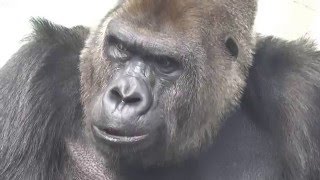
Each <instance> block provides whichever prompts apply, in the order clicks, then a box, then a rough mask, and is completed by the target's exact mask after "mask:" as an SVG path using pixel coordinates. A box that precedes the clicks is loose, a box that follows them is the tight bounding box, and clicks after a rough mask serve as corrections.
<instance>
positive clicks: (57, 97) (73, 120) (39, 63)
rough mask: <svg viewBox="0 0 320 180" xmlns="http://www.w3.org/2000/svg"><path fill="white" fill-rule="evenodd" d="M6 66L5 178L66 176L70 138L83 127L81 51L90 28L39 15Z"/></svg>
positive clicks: (1, 123) (1, 167) (0, 128)
mask: <svg viewBox="0 0 320 180" xmlns="http://www.w3.org/2000/svg"><path fill="white" fill-rule="evenodd" d="M32 23H33V27H34V34H32V36H31V37H30V38H28V39H29V40H28V43H27V44H25V45H24V46H23V47H21V49H20V50H19V51H18V52H17V53H16V54H15V55H13V56H12V58H11V59H10V60H9V62H8V63H7V64H6V65H5V66H4V67H3V68H2V69H1V71H0V77H1V78H0V109H1V111H0V137H1V138H0V159H1V160H0V179H2V180H5V179H21V180H35V179H52V180H53V179H54V180H56V179H64V178H63V174H64V168H65V167H64V164H65V161H66V158H67V154H66V147H65V139H66V138H68V137H69V138H72V136H74V135H76V134H78V132H79V131H80V130H81V116H82V108H81V105H80V100H79V98H80V91H79V89H80V85H79V76H80V75H79V70H78V64H79V53H80V50H81V49H82V48H83V45H84V39H85V38H86V35H87V34H88V30H87V29H85V28H83V27H75V28H73V29H67V28H65V27H62V26H57V25H54V24H52V23H50V22H48V21H46V20H41V19H38V20H37V19H33V20H32Z"/></svg>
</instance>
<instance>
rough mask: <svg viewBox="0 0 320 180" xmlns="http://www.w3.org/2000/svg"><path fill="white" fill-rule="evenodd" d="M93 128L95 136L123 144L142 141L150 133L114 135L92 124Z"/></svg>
mask: <svg viewBox="0 0 320 180" xmlns="http://www.w3.org/2000/svg"><path fill="white" fill-rule="evenodd" d="M92 130H93V134H94V135H95V137H97V138H99V139H102V140H104V141H106V142H108V143H113V144H122V145H129V144H136V143H139V142H141V141H144V140H145V139H147V137H148V134H144V135H139V136H118V135H112V134H108V133H107V132H106V131H104V130H103V129H101V128H99V127H97V126H95V125H93V126H92Z"/></svg>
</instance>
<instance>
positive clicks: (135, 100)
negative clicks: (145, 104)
mask: <svg viewBox="0 0 320 180" xmlns="http://www.w3.org/2000/svg"><path fill="white" fill-rule="evenodd" d="M123 101H124V102H125V103H127V104H134V103H138V102H140V101H141V98H139V97H126V98H124V99H123Z"/></svg>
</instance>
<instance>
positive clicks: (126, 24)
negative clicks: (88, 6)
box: [0, 0, 320, 180]
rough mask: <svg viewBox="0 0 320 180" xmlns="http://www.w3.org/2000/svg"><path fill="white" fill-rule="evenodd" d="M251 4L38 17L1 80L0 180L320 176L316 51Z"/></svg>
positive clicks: (165, 3)
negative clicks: (64, 20) (83, 21)
mask: <svg viewBox="0 0 320 180" xmlns="http://www.w3.org/2000/svg"><path fill="white" fill-rule="evenodd" d="M255 13H256V1H255V0H242V1H236V0H201V1H199V0H183V1H181V0H127V1H119V4H118V5H117V6H116V7H115V8H114V9H113V10H112V11H111V12H109V14H108V15H107V16H105V17H104V18H103V19H102V21H101V23H100V25H99V26H98V27H97V28H96V29H94V30H92V31H91V32H89V29H88V28H86V27H83V26H76V27H73V28H66V27H62V26H59V25H56V24H53V23H51V22H49V21H47V20H44V19H33V20H32V24H33V26H34V32H33V33H32V34H31V35H30V37H29V38H28V39H27V42H26V43H25V45H23V47H21V48H20V50H19V51H18V52H17V53H15V54H14V55H13V56H12V58H11V59H10V60H9V61H8V63H7V64H6V65H5V66H4V67H3V68H2V69H1V70H0V109H1V110H0V179H1V180H64V179H74V180H129V179H130V180H150V179H152V180H257V179H259V180H317V179H320V154H319V153H320V51H318V50H317V49H316V48H315V45H314V43H313V42H312V41H311V40H307V39H299V40H296V41H291V42H288V41H285V40H282V39H278V38H275V37H263V36H260V35H256V34H255V33H253V30H252V27H253V22H254V18H255Z"/></svg>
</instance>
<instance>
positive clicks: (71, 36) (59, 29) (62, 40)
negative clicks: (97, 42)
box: [30, 18, 89, 51]
mask: <svg viewBox="0 0 320 180" xmlns="http://www.w3.org/2000/svg"><path fill="white" fill-rule="evenodd" d="M30 21H31V24H32V26H33V30H34V31H33V33H32V34H31V36H30V40H36V41H41V42H46V43H50V44H51V45H54V44H55V45H60V46H64V47H68V48H71V49H73V50H76V51H78V50H79V49H81V48H82V46H83V44H84V41H85V39H86V38H87V36H88V34H89V29H88V28H86V27H83V26H75V27H72V28H66V27H64V26H61V25H57V24H54V23H52V22H50V21H48V20H46V19H43V18H32V19H31V20H30Z"/></svg>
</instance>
